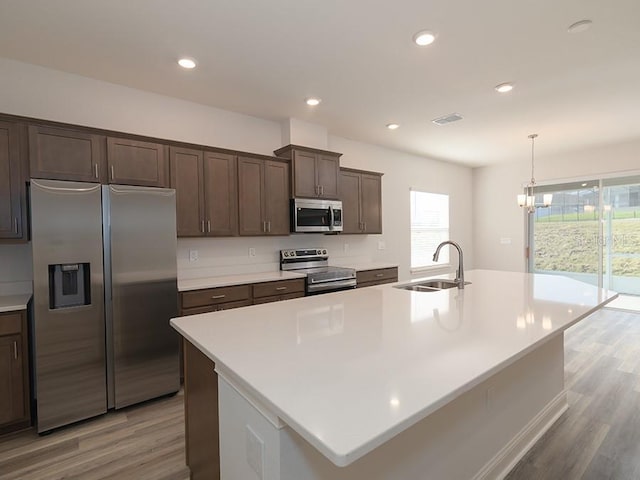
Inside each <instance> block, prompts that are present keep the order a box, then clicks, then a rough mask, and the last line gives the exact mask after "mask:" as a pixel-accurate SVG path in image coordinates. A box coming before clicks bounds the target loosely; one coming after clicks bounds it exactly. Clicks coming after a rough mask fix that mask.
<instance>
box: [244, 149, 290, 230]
mask: <svg viewBox="0 0 640 480" xmlns="http://www.w3.org/2000/svg"><path fill="white" fill-rule="evenodd" d="M238 199H239V201H238V205H239V215H238V218H239V233H240V235H288V234H289V229H290V227H289V163H288V162H285V161H274V160H265V159H260V158H250V157H238Z"/></svg>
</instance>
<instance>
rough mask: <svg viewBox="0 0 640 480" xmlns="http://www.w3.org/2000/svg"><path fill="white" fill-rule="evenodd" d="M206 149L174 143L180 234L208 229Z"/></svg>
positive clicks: (173, 181) (173, 171) (171, 154)
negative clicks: (206, 223) (206, 219)
mask: <svg viewBox="0 0 640 480" xmlns="http://www.w3.org/2000/svg"><path fill="white" fill-rule="evenodd" d="M203 156H204V154H203V152H202V150H192V149H188V148H178V147H171V148H170V149H169V163H170V166H171V188H175V190H176V222H177V230H178V237H199V236H203V235H204V234H205V232H206V225H205V219H204V180H203V176H204V175H203V173H202V169H203V166H202V163H203V162H202V158H203Z"/></svg>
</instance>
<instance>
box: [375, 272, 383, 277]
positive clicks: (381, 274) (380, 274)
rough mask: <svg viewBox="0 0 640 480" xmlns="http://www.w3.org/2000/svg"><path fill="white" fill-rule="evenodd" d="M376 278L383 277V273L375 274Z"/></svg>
mask: <svg viewBox="0 0 640 480" xmlns="http://www.w3.org/2000/svg"><path fill="white" fill-rule="evenodd" d="M376 277H378V278H380V277H384V273H376Z"/></svg>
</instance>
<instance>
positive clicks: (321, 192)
mask: <svg viewBox="0 0 640 480" xmlns="http://www.w3.org/2000/svg"><path fill="white" fill-rule="evenodd" d="M320 195H321V196H324V185H320Z"/></svg>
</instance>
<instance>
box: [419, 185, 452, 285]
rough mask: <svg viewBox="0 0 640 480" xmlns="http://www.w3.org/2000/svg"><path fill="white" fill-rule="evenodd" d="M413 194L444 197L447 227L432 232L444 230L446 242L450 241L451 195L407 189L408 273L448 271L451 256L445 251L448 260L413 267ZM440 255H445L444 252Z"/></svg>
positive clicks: (434, 229)
mask: <svg viewBox="0 0 640 480" xmlns="http://www.w3.org/2000/svg"><path fill="white" fill-rule="evenodd" d="M415 194H427V195H438V196H441V197H445V198H446V206H447V219H446V220H447V226H446V228H442V227H441V228H433V229H432V230H433V231H436V230H439V231H441V230H446V237H447V238H446V240H450V239H451V195H449V194H448V193H440V192H434V191H427V190H425V189H421V188H410V189H409V246H410V247H409V257H410V258H409V271H410V272H411V273H412V274H413V273H421V272H433V271H437V270H443V269H449V268H451V265H452V264H451V256H450V255H449V251H448V250H447V252H446V253H447V255H448V258H447V259H446V261H441V262H442V263H440V262H438V263H432V264H430V265H422V266H414V265H413V252H414V245H413V228H414V223H413V215H412V212H413V202H414V199H413V196H414V195H415ZM442 253H445V252H444V251H443V252H442Z"/></svg>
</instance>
